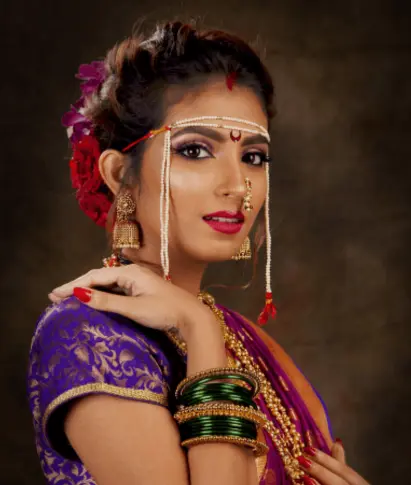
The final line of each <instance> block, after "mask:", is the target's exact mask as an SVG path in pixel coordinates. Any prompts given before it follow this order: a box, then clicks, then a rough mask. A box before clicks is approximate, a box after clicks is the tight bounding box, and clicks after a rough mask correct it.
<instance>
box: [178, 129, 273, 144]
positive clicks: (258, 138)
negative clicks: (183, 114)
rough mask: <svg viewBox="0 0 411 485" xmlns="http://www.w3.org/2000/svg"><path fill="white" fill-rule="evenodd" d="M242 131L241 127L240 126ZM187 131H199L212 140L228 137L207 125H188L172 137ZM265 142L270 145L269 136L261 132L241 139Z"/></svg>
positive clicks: (255, 142)
mask: <svg viewBox="0 0 411 485" xmlns="http://www.w3.org/2000/svg"><path fill="white" fill-rule="evenodd" d="M238 130H239V131H241V128H238ZM186 133H197V134H199V135H204V136H206V137H208V138H211V139H212V140H215V141H217V142H219V143H222V142H224V141H226V137H225V136H224V135H223V134H222V133H221V132H220V131H217V130H215V129H213V128H208V127H206V126H186V127H185V128H181V129H180V130H179V131H178V132H177V133H175V134H174V135H173V136H172V137H171V138H172V139H173V138H176V137H177V136H180V135H184V134H186ZM261 143H262V144H265V145H270V143H269V142H268V140H267V138H266V137H265V136H263V135H260V134H257V133H256V134H253V135H251V136H247V137H245V138H242V139H241V145H242V146H247V145H256V144H261Z"/></svg>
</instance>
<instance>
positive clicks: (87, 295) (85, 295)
mask: <svg viewBox="0 0 411 485" xmlns="http://www.w3.org/2000/svg"><path fill="white" fill-rule="evenodd" d="M73 295H74V296H75V297H76V298H78V299H79V300H80V301H82V302H84V303H87V302H89V301H90V300H91V290H89V289H87V288H80V287H78V286H76V288H74V290H73Z"/></svg>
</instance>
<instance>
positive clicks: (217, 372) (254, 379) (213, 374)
mask: <svg viewBox="0 0 411 485" xmlns="http://www.w3.org/2000/svg"><path fill="white" fill-rule="evenodd" d="M227 376H228V378H231V379H233V378H235V376H238V377H239V378H242V379H243V380H244V381H245V382H248V383H249V384H250V385H251V387H252V388H253V391H254V393H253V394H254V395H253V397H256V396H257V395H258V393H259V391H260V386H261V381H260V378H259V377H258V375H257V374H255V373H254V372H251V371H247V370H244V369H234V368H232V367H218V368H215V369H208V370H206V371H202V372H199V373H197V374H195V375H194V376H190V377H186V378H185V379H183V380H182V381H181V382H180V383H179V384H178V385H177V388H176V390H175V397H176V398H177V399H178V398H179V396H180V394H181V393H182V392H184V390H185V389H186V387H190V386H192V385H194V384H195V383H196V382H198V381H201V380H202V379H205V378H206V379H209V378H211V379H216V380H217V379H226V378H227Z"/></svg>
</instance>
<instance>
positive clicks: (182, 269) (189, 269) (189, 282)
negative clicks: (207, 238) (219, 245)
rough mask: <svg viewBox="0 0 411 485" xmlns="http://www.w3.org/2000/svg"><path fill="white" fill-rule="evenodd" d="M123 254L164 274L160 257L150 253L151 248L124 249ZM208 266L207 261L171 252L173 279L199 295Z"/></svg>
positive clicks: (177, 284)
mask: <svg viewBox="0 0 411 485" xmlns="http://www.w3.org/2000/svg"><path fill="white" fill-rule="evenodd" d="M122 254H123V256H124V257H125V258H127V259H129V260H130V261H132V262H133V263H136V264H139V265H141V266H143V267H146V268H149V269H150V270H152V271H153V272H154V273H156V274H158V275H159V276H161V277H162V276H163V270H162V268H161V265H160V262H159V260H158V258H156V257H153V255H151V254H149V248H147V247H143V248H141V249H123V250H122ZM206 266H207V265H206V263H203V262H198V261H191V260H188V259H187V257H185V258H182V257H178V256H176V255H172V254H170V275H171V281H172V283H173V284H174V285H176V286H178V287H179V288H182V289H184V290H186V291H188V292H189V293H191V294H193V295H196V296H197V295H198V293H199V292H200V289H201V280H202V278H203V274H204V271H205V269H206Z"/></svg>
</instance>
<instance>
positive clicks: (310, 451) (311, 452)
mask: <svg viewBox="0 0 411 485" xmlns="http://www.w3.org/2000/svg"><path fill="white" fill-rule="evenodd" d="M304 453H306V454H307V455H310V456H315V455H316V454H317V450H315V448H311V446H307V448H304Z"/></svg>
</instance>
